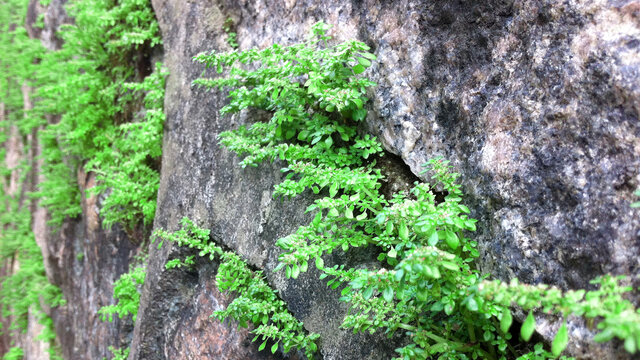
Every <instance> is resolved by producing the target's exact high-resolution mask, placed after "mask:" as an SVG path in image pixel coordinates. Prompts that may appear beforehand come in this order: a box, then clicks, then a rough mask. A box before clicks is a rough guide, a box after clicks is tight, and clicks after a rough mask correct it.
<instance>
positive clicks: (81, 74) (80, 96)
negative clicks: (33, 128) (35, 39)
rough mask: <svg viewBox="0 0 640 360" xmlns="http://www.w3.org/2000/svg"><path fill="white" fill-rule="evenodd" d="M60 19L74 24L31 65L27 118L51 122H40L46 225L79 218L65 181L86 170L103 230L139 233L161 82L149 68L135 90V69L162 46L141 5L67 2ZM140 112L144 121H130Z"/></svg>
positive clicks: (148, 200) (157, 146) (149, 190)
mask: <svg viewBox="0 0 640 360" xmlns="http://www.w3.org/2000/svg"><path fill="white" fill-rule="evenodd" d="M67 11H68V13H69V15H70V16H72V17H73V18H74V24H68V25H64V26H63V27H62V29H61V32H60V36H61V37H62V38H63V40H64V45H63V47H62V49H61V50H59V51H53V52H48V53H46V54H45V55H44V56H43V58H42V61H41V64H40V65H39V73H38V74H39V77H38V84H39V92H38V94H39V96H40V97H41V101H40V102H38V105H37V106H38V109H36V112H38V113H40V114H59V115H60V120H59V121H58V122H57V123H50V124H47V122H46V121H44V120H43V121H41V123H42V124H46V128H45V129H44V130H43V131H40V136H41V141H42V142H43V145H44V160H45V165H44V166H43V173H44V175H45V178H46V180H45V182H44V183H43V184H41V185H40V189H39V190H40V191H39V192H38V195H39V196H40V197H41V198H42V201H43V204H44V205H45V206H47V207H48V209H49V212H50V213H51V218H52V219H51V222H52V223H53V224H60V223H61V222H62V220H64V218H65V217H67V216H71V217H72V216H75V215H78V214H79V213H80V210H81V209H80V202H79V199H80V193H79V190H78V186H77V184H75V181H74V180H73V179H74V178H75V177H76V176H75V173H76V171H77V169H78V168H81V167H83V166H85V167H86V169H87V170H90V171H94V172H96V173H97V174H98V180H99V185H98V187H97V188H96V189H95V190H94V191H95V192H99V193H105V194H108V195H109V196H107V199H106V200H105V202H104V206H103V209H102V212H101V215H102V217H103V218H104V222H103V224H104V225H105V226H110V225H112V224H114V223H116V222H118V223H122V224H123V225H125V226H127V227H129V228H131V227H133V226H134V225H135V224H136V223H138V222H139V221H140V220H142V221H143V222H144V223H146V224H148V223H150V221H151V219H152V218H153V215H154V213H155V196H156V193H157V186H158V182H159V175H158V172H157V170H156V168H155V167H157V165H155V163H154V161H155V159H157V158H158V157H159V156H160V153H161V140H162V139H161V137H162V126H163V122H164V115H163V113H162V105H163V97H164V76H165V75H166V73H165V72H164V70H163V69H162V68H161V66H160V65H156V70H155V72H154V73H153V74H152V75H151V76H148V77H146V78H145V79H144V80H142V78H143V77H144V76H145V74H144V73H143V72H141V71H140V70H136V69H137V68H140V66H141V65H144V63H145V61H148V60H147V59H146V57H147V56H148V55H147V54H148V53H149V52H150V51H149V49H150V48H153V47H154V46H157V45H159V44H160V43H161V40H160V37H159V31H158V24H157V22H156V20H155V16H154V14H153V10H152V8H151V5H150V3H149V1H148V0H121V1H117V2H116V1H113V0H75V1H72V2H70V4H69V5H68V6H67ZM140 80H142V81H140ZM143 93H146V95H145V96H144V100H142V98H141V95H142V94H143ZM140 103H143V105H144V107H145V109H146V112H145V115H144V116H140V117H136V116H131V113H132V112H133V110H134V109H136V106H138V104H140Z"/></svg>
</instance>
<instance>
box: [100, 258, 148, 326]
mask: <svg viewBox="0 0 640 360" xmlns="http://www.w3.org/2000/svg"><path fill="white" fill-rule="evenodd" d="M146 275H147V269H146V267H144V266H137V267H134V268H133V269H131V270H130V271H129V272H127V273H124V274H122V275H121V276H120V278H118V280H116V282H115V283H113V299H114V300H115V301H117V303H116V304H114V305H107V306H103V307H101V308H100V310H98V314H99V315H100V319H101V320H102V321H113V314H117V315H118V317H119V318H121V319H122V318H123V317H125V316H129V315H131V318H132V319H133V322H135V321H136V316H137V315H138V308H139V307H140V291H141V288H142V285H143V284H144V279H145V277H146Z"/></svg>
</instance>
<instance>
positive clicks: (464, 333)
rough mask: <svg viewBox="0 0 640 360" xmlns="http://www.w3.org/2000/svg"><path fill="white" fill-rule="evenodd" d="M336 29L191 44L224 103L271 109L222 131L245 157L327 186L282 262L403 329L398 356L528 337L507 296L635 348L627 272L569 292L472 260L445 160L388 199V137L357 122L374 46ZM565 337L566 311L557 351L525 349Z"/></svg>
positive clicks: (493, 348) (294, 186) (285, 187)
mask: <svg viewBox="0 0 640 360" xmlns="http://www.w3.org/2000/svg"><path fill="white" fill-rule="evenodd" d="M328 29H329V26H327V25H326V24H323V23H318V24H316V25H314V26H313V27H312V33H311V35H310V36H309V39H308V40H307V41H306V42H303V43H301V44H294V45H290V46H286V47H284V46H280V45H277V44H276V45H273V46H272V47H269V48H266V49H264V50H255V49H249V50H246V51H241V52H239V51H235V50H234V51H231V52H227V53H216V52H211V53H203V54H200V55H198V56H196V57H195V58H194V59H195V61H197V62H200V63H202V64H204V65H205V67H206V68H212V69H215V70H216V71H217V72H218V73H225V75H223V76H221V77H220V76H218V77H213V78H201V79H197V80H195V81H194V84H196V85H199V86H202V87H205V88H207V89H215V88H218V89H223V88H229V89H230V91H229V97H230V101H229V104H228V105H226V106H225V107H223V108H222V109H221V113H222V114H232V113H237V112H240V111H242V110H244V109H247V108H257V109H263V110H267V111H270V112H271V113H272V114H273V115H272V117H271V119H269V120H268V121H266V122H255V123H252V124H249V125H245V126H241V127H240V128H238V129H235V130H231V131H226V132H223V133H221V134H220V135H219V138H220V143H221V144H223V145H224V146H226V147H227V148H228V149H230V150H232V151H234V152H236V153H238V155H242V156H243V159H242V161H241V163H240V164H241V166H243V167H245V166H257V164H258V163H260V162H263V161H265V160H270V161H273V160H275V159H278V160H281V161H284V162H285V163H286V167H285V168H283V169H282V171H283V172H284V173H286V174H287V175H286V179H285V180H284V181H283V182H282V183H280V184H278V185H276V186H275V191H274V196H284V197H294V196H296V195H298V194H300V193H302V192H304V191H311V192H313V193H314V194H318V195H319V198H318V199H317V200H315V202H314V204H312V205H311V206H309V207H308V208H307V211H308V212H315V217H314V219H313V221H311V223H310V224H309V225H306V226H302V227H300V228H299V229H298V230H297V231H296V232H295V233H294V234H291V235H289V236H287V237H284V238H282V239H279V240H278V241H277V243H276V244H277V245H278V246H279V247H280V248H282V249H283V253H282V254H281V255H280V257H279V260H280V264H279V265H278V267H277V268H276V270H281V269H284V271H285V274H286V276H287V277H289V278H293V279H295V278H297V277H298V276H299V274H300V273H301V272H305V271H307V269H308V266H309V263H314V264H315V266H316V267H317V268H318V269H319V270H320V271H322V272H323V274H322V275H321V277H322V278H327V279H328V285H329V286H331V287H332V288H334V289H338V288H341V293H342V298H341V299H342V300H343V301H345V302H347V303H349V304H350V310H349V312H348V314H347V315H346V317H345V319H344V322H343V324H342V326H343V327H344V328H351V329H353V330H354V331H369V332H375V331H378V330H381V331H384V332H385V333H387V334H389V336H391V335H393V334H394V333H395V332H396V331H398V330H400V331H403V332H405V333H406V334H407V335H408V338H409V339H410V343H409V344H407V345H406V346H403V347H401V348H398V349H396V351H397V353H398V355H399V357H398V358H397V359H407V360H408V359H428V358H438V359H478V358H481V359H506V358H513V357H516V356H518V355H520V354H521V350H520V349H519V348H516V347H514V346H513V345H512V341H511V340H512V339H511V336H512V335H511V333H510V332H509V329H510V327H511V325H512V322H513V316H512V314H511V311H510V307H511V306H519V307H521V308H522V309H524V310H530V311H532V310H535V309H538V308H542V310H544V311H547V312H551V313H556V314H560V315H562V316H563V317H565V318H566V316H568V315H570V314H572V315H577V316H585V317H587V318H592V319H600V321H599V322H598V328H599V329H601V330H602V332H601V333H600V334H599V335H598V336H597V337H596V338H595V340H596V341H606V340H609V339H611V338H613V337H618V338H621V339H623V340H624V341H625V348H626V349H627V351H629V352H631V353H634V352H635V351H636V350H637V347H638V345H640V318H639V314H638V310H636V309H635V308H634V307H633V305H632V304H631V303H629V302H628V301H626V300H624V299H623V298H622V297H621V294H622V293H624V292H627V291H630V290H631V289H630V288H627V287H623V286H621V285H620V279H619V278H613V277H610V276H605V277H603V278H600V279H596V280H595V281H594V283H597V284H600V286H601V288H600V289H599V290H596V291H588V292H587V291H584V290H579V291H569V292H565V293H563V292H561V291H560V290H558V289H556V288H552V287H548V286H546V285H540V286H528V285H520V284H518V282H517V281H515V280H514V281H512V282H511V283H509V284H504V283H501V282H499V281H497V280H494V281H490V280H486V278H487V277H488V276H487V275H484V274H481V273H480V272H479V271H478V270H477V267H476V265H475V259H476V258H477V257H478V251H477V249H476V246H477V243H476V242H475V241H473V240H471V239H469V238H467V237H466V236H467V234H468V233H469V232H472V231H475V229H476V225H475V223H476V221H475V220H473V219H470V218H469V217H468V214H469V209H468V208H467V207H466V206H464V205H463V204H462V190H461V186H460V185H459V184H457V178H458V176H459V175H458V174H456V173H453V172H451V167H450V166H449V165H448V162H447V161H444V160H442V159H434V160H431V161H430V162H429V163H428V165H427V169H426V171H429V173H431V174H432V179H433V180H434V183H433V184H421V183H416V185H415V187H414V188H413V189H412V190H411V191H410V192H409V193H399V194H396V195H394V196H393V198H392V199H386V198H385V197H384V196H383V195H382V194H381V193H380V191H379V190H380V186H381V183H380V181H381V180H382V178H383V175H382V174H381V171H380V169H379V168H377V167H376V161H375V159H376V158H377V157H379V156H381V154H382V147H381V145H380V143H379V142H378V141H377V140H376V139H375V138H373V137H370V136H369V135H360V134H359V133H358V131H357V129H356V125H357V122H359V121H362V120H363V119H364V118H365V116H366V110H365V108H364V103H365V102H366V101H367V98H366V88H367V87H370V86H373V85H375V84H374V83H373V82H371V81H369V80H367V79H366V78H362V77H359V76H358V75H359V74H361V73H363V72H364V71H365V70H366V68H367V67H369V66H370V65H371V61H372V60H375V58H376V57H375V55H373V54H371V53H369V52H368V50H369V47H368V46H367V45H366V44H364V43H361V42H358V41H346V42H343V43H340V44H336V45H329V40H330V37H329V36H327V30H328ZM438 189H442V190H443V192H444V194H446V196H445V198H444V201H442V202H437V201H436V198H435V195H434V194H435V192H436V191H437V190H438ZM369 245H373V246H376V247H377V248H378V249H380V256H379V257H378V260H380V261H381V262H382V264H381V265H380V267H379V268H376V269H353V268H351V269H349V268H345V266H344V265H335V266H332V267H329V266H325V264H324V260H323V256H324V255H325V254H328V253H331V252H333V251H336V250H342V251H348V250H349V249H350V248H353V247H364V246H369ZM614 304H621V305H620V306H616V305H614ZM627 320H628V321H627ZM534 330H535V318H534V316H533V313H532V312H529V316H528V317H527V319H526V320H525V322H524V323H523V325H522V327H521V331H520V335H521V338H522V339H523V340H525V341H529V340H530V338H531V336H532V334H533V332H534ZM568 341H569V338H568V331H567V326H566V324H565V323H563V324H562V326H561V327H560V329H559V330H558V333H557V334H556V336H555V339H554V341H553V343H552V346H551V349H550V350H551V351H546V350H544V348H543V347H542V345H536V346H535V348H534V350H533V351H532V352H530V353H527V354H524V355H521V357H520V359H546V358H555V357H558V356H560V355H561V353H562V351H563V350H564V349H565V348H566V346H567V343H568ZM563 358H564V357H563Z"/></svg>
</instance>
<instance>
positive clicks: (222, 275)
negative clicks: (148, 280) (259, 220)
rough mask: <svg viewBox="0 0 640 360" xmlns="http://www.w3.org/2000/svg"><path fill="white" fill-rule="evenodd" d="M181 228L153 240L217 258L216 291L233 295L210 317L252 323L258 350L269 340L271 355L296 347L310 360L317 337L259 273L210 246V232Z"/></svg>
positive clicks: (171, 264) (188, 222) (184, 224)
mask: <svg viewBox="0 0 640 360" xmlns="http://www.w3.org/2000/svg"><path fill="white" fill-rule="evenodd" d="M181 225H182V227H181V229H180V230H178V231H177V232H174V233H169V232H166V231H164V230H160V229H159V230H156V231H155V232H154V235H153V236H154V239H157V238H159V239H162V240H169V241H171V242H173V243H175V244H177V245H179V246H188V247H189V248H194V249H196V250H199V252H198V255H199V256H200V257H208V258H209V259H210V260H213V259H215V258H218V259H219V261H220V266H219V267H218V272H217V275H216V283H217V286H218V289H220V291H223V292H231V293H234V294H235V295H236V298H235V299H234V300H233V301H232V302H231V303H230V304H229V306H227V308H226V309H224V310H219V311H216V312H214V313H213V315H211V317H215V318H216V319H218V320H219V321H224V320H225V319H227V318H231V319H233V320H234V321H237V322H238V324H239V326H241V327H247V326H248V324H249V323H253V324H254V326H255V329H253V330H252V333H254V334H255V335H256V336H255V337H254V339H253V341H256V340H258V339H261V340H262V343H261V344H260V346H259V347H258V349H259V350H263V349H264V348H265V347H266V346H267V342H268V341H272V344H271V352H272V353H275V352H276V351H277V350H278V348H279V346H282V349H283V350H284V352H285V353H287V352H289V351H290V350H291V349H293V348H296V349H301V350H304V352H305V354H306V356H307V357H308V358H310V359H312V358H313V353H315V352H316V350H317V345H316V344H315V341H316V340H317V338H318V336H319V335H318V334H309V335H307V334H305V331H304V327H303V324H302V322H300V321H298V320H297V319H296V318H295V317H294V316H293V315H291V313H290V312H289V311H288V310H287V306H286V304H285V302H284V301H282V300H281V299H280V298H278V295H277V293H276V291H274V290H273V289H271V288H270V287H269V285H268V284H267V282H266V281H265V279H264V275H263V274H262V272H261V271H252V270H251V269H249V267H248V266H247V264H246V263H245V262H244V261H243V260H242V259H241V258H240V257H239V256H238V255H236V254H235V253H233V252H230V251H224V250H223V249H222V248H221V247H220V246H217V245H215V244H214V243H212V242H211V241H210V240H209V230H205V229H201V228H199V227H197V226H196V225H195V224H194V223H193V222H192V221H191V220H189V219H188V218H183V219H182V221H181ZM160 245H162V242H160ZM174 263H175V262H169V263H167V264H166V268H167V269H170V268H174Z"/></svg>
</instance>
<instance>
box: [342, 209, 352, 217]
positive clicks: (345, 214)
mask: <svg viewBox="0 0 640 360" xmlns="http://www.w3.org/2000/svg"><path fill="white" fill-rule="evenodd" d="M344 217H346V218H347V219H353V209H351V207H348V208H347V210H345V211H344Z"/></svg>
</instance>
